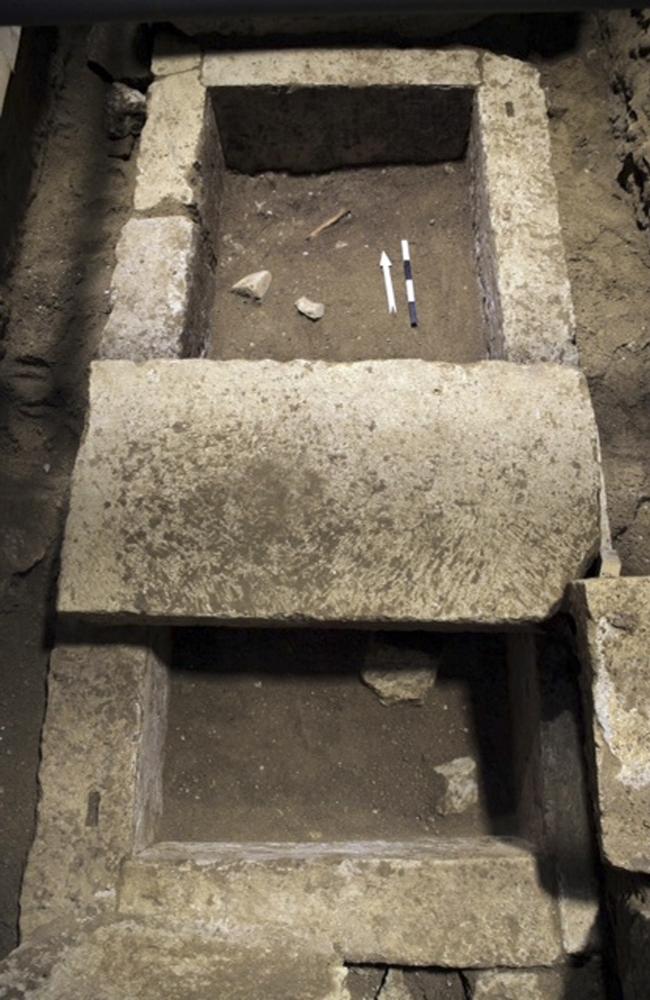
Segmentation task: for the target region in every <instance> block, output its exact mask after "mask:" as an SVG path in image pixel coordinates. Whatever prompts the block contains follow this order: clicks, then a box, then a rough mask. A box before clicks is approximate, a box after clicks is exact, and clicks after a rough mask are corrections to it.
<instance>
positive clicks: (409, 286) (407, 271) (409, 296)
mask: <svg viewBox="0 0 650 1000" xmlns="http://www.w3.org/2000/svg"><path fill="white" fill-rule="evenodd" d="M402 260H403V261H404V277H405V279H406V300H407V302H408V305H409V319H410V321H411V326H417V325H418V314H417V310H416V308H415V285H414V284H413V268H412V267H411V251H410V249H409V241H408V240H402Z"/></svg>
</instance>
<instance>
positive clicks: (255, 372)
mask: <svg viewBox="0 0 650 1000" xmlns="http://www.w3.org/2000/svg"><path fill="white" fill-rule="evenodd" d="M90 395H91V400H90V418H89V423H88V427H87V430H86V434H85V438H84V442H83V445H82V448H81V450H80V453H79V456H78V459H77V464H76V467H75V472H74V482H73V489H72V499H71V508H70V515H69V518H68V523H67V529H66V536H65V542H64V551H63V571H62V577H61V586H60V593H59V609H60V610H61V611H62V612H66V613H70V614H74V615H86V616H91V617H95V618H99V619H106V620H110V621H123V622H125V621H133V620H137V619H139V620H141V621H158V622H162V621H178V622H200V621H209V622H211V623H219V622H221V623H233V624H234V623H259V624H262V623H286V624H301V623H306V622H325V623H346V622H347V623H357V624H360V625H364V624H368V623H391V624H399V625H404V626H411V627H422V626H428V625H436V624H438V625H446V626H447V625H448V626H464V625H467V624H478V625H499V626H503V625H510V624H521V623H525V622H532V621H538V620H541V619H544V618H546V617H547V616H549V615H551V614H553V613H554V611H555V610H556V609H557V608H558V606H559V604H560V603H561V601H562V599H563V595H564V591H565V587H566V585H567V583H568V582H569V581H571V580H572V579H575V578H576V577H578V576H579V575H582V574H583V573H584V570H585V569H586V567H587V566H588V565H589V564H590V563H591V561H592V560H593V558H594V556H595V555H596V552H597V550H598V543H599V502H598V494H599V488H600V472H599V467H598V463H597V457H596V428H595V423H594V418H593V412H592V409H591V404H590V401H589V397H588V393H587V388H586V384H585V382H584V379H583V377H582V376H581V375H580V374H579V373H578V372H576V371H574V370H573V369H568V368H563V367H560V366H545V365H539V366H534V367H533V366H531V367H523V366H521V367H520V366H515V365H508V364H503V363H498V362H485V363H481V364H476V365H469V366H456V365H447V364H433V363H429V362H421V361H380V362H361V363H356V364H339V365H328V364H325V363H308V362H301V361H298V362H291V363H287V364H278V363H275V362H266V361H264V362H247V361H228V362H218V361H182V362H152V363H148V364H141V365H136V364H132V363H128V362H98V363H96V364H95V365H94V366H93V373H92V379H91V393H90Z"/></svg>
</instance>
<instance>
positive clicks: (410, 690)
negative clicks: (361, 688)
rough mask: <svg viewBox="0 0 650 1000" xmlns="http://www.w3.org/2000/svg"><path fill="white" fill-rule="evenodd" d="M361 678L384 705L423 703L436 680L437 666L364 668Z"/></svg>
mask: <svg viewBox="0 0 650 1000" xmlns="http://www.w3.org/2000/svg"><path fill="white" fill-rule="evenodd" d="M361 679H362V681H363V683H364V684H366V685H367V686H368V687H369V688H371V690H372V691H374V692H375V694H376V695H377V697H378V698H379V700H380V702H381V703H382V705H386V706H390V705H399V704H401V703H404V702H410V703H411V704H412V705H421V704H422V703H423V702H424V699H425V697H426V695H427V692H428V691H430V690H431V688H432V687H433V685H434V684H435V682H436V671H435V668H428V667H424V668H419V667H418V668H417V669H415V670H408V669H399V668H398V669H391V670H364V671H363V672H362V674H361Z"/></svg>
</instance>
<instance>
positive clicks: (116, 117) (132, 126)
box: [106, 83, 147, 139]
mask: <svg viewBox="0 0 650 1000" xmlns="http://www.w3.org/2000/svg"><path fill="white" fill-rule="evenodd" d="M146 117H147V99H146V97H145V96H144V94H142V93H141V92H140V91H139V90H136V89H135V88H134V87H127V85H126V84H125V83H113V84H112V85H111V87H110V90H109V91H108V94H107V97H106V127H107V129H108V134H109V136H110V138H111V139H125V138H126V137H127V136H130V135H139V134H140V132H141V131H142V126H143V125H144V123H145V119H146Z"/></svg>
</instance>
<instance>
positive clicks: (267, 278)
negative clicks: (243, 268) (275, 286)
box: [230, 271, 271, 302]
mask: <svg viewBox="0 0 650 1000" xmlns="http://www.w3.org/2000/svg"><path fill="white" fill-rule="evenodd" d="M270 285H271V272H270V271H255V272H254V273H253V274H247V275H246V277H245V278H242V279H241V281H238V282H237V284H236V285H233V286H232V288H231V289H230V291H231V292H234V293H235V294H236V295H243V296H244V298H247V299H257V301H258V302H261V301H262V299H263V298H264V296H265V295H266V293H267V292H268V290H269V287H270Z"/></svg>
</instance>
